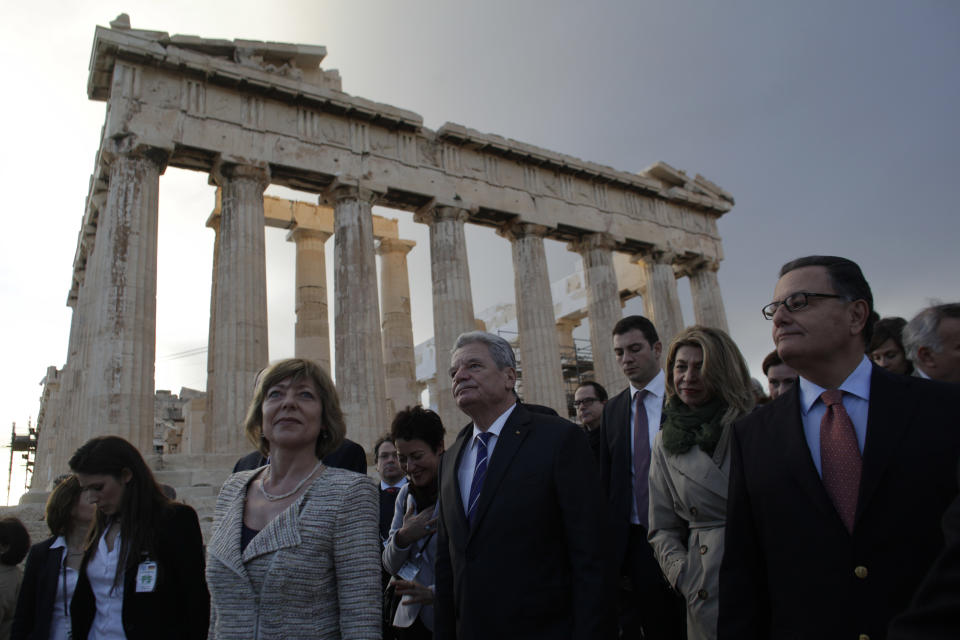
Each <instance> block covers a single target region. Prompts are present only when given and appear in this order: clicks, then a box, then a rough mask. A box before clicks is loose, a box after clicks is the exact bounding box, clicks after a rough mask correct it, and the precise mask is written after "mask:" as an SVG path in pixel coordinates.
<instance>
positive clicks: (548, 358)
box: [499, 224, 568, 416]
mask: <svg viewBox="0 0 960 640" xmlns="http://www.w3.org/2000/svg"><path fill="white" fill-rule="evenodd" d="M545 232H546V228H545V227H542V226H540V225H532V224H514V225H511V226H509V227H507V228H506V229H503V230H502V231H500V232H499V233H501V234H502V235H504V236H505V237H507V238H509V240H510V243H511V247H512V249H513V274H514V291H515V294H514V295H515V299H516V304H517V325H518V327H519V331H520V355H521V361H522V369H523V373H522V375H523V389H524V398H523V399H524V400H525V401H526V402H530V403H535V404H542V405H546V406H548V407H551V408H552V409H554V410H556V411H557V413H559V414H560V415H561V416H565V415H567V413H568V409H567V395H566V391H565V388H564V382H563V371H562V369H561V368H560V345H559V343H558V340H557V327H556V317H555V315H554V311H553V298H552V296H551V293H550V274H549V273H548V272H547V255H546V252H545V251H544V247H543V235H544V233H545Z"/></svg>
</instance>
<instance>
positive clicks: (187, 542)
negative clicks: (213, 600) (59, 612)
mask: <svg viewBox="0 0 960 640" xmlns="http://www.w3.org/2000/svg"><path fill="white" fill-rule="evenodd" d="M95 550H96V547H93V548H91V549H90V550H89V551H87V554H86V556H84V559H83V566H81V568H80V577H79V578H78V579H77V589H76V591H75V592H74V594H73V602H71V603H70V614H71V620H72V622H73V637H74V638H75V640H84V639H85V638H86V637H87V634H88V633H89V631H90V627H91V625H92V624H93V618H94V615H95V614H96V607H97V603H96V599H95V598H94V595H93V589H91V587H90V580H89V578H87V570H86V567H87V563H88V562H89V561H90V557H91V556H92V555H93V552H94V551H95ZM156 554H157V557H156V558H151V559H152V560H154V561H155V562H156V563H157V565H158V568H157V583H156V588H155V589H154V590H153V591H152V592H150V593H137V588H136V580H137V571H136V570H135V569H134V570H128V571H127V572H126V573H125V574H124V577H123V614H122V615H123V630H124V633H125V634H126V636H127V638H128V639H129V640H139V639H141V638H144V639H151V640H152V639H156V640H168V639H169V638H206V637H207V627H208V625H209V621H210V594H209V593H208V592H207V581H206V578H205V577H204V557H203V537H202V536H201V534H200V523H199V521H198V520H197V513H196V512H195V511H194V510H193V509H192V508H190V507H188V506H186V505H183V504H172V505H171V506H170V508H169V510H168V512H167V513H165V514H164V517H163V518H162V519H161V520H160V522H159V523H158V525H157V552H156Z"/></svg>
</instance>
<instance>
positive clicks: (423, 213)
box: [413, 205, 470, 224]
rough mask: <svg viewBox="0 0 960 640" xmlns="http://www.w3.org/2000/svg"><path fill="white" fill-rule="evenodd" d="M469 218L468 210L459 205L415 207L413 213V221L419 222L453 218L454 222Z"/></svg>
mask: <svg viewBox="0 0 960 640" xmlns="http://www.w3.org/2000/svg"><path fill="white" fill-rule="evenodd" d="M469 219H470V211H469V210H467V209H462V208H460V207H449V206H446V205H429V206H426V207H421V208H420V209H417V210H416V211H415V212H414V214H413V221H414V222H418V223H420V224H430V223H431V222H440V221H442V220H453V221H456V222H467V221H468V220H469Z"/></svg>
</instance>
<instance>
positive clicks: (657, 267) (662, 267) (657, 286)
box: [639, 251, 684, 350]
mask: <svg viewBox="0 0 960 640" xmlns="http://www.w3.org/2000/svg"><path fill="white" fill-rule="evenodd" d="M672 262H673V255H672V254H670V253H666V252H663V251H650V252H648V253H646V254H645V255H643V256H642V257H640V260H639V263H640V265H641V266H642V267H643V271H644V276H645V278H646V281H647V290H646V293H645V295H644V296H643V305H644V310H645V312H646V314H647V317H648V318H649V319H650V321H651V322H653V325H654V326H655V327H656V328H657V334H658V335H659V336H660V342H661V343H662V344H663V348H664V350H666V349H667V346H668V345H669V344H670V341H671V340H673V337H674V336H675V335H677V334H678V333H680V330H681V329H683V326H684V324H683V312H682V311H681V309H680V296H679V294H678V293H677V278H676V276H675V275H674V273H673V265H672Z"/></svg>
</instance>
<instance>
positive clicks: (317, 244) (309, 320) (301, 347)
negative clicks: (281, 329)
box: [287, 226, 331, 372]
mask: <svg viewBox="0 0 960 640" xmlns="http://www.w3.org/2000/svg"><path fill="white" fill-rule="evenodd" d="M330 235H331V234H330V233H327V232H325V231H314V230H312V229H308V228H306V227H299V226H298V227H296V228H294V229H293V230H292V231H290V233H289V234H287V240H292V241H293V242H295V243H296V246H297V250H296V253H297V257H296V261H297V264H296V268H297V275H296V288H297V291H296V314H297V323H296V326H295V328H294V353H295V354H296V357H298V358H307V359H308V360H313V361H314V362H316V363H317V364H319V365H320V366H321V367H323V368H324V370H325V371H327V372H330V321H329V320H328V317H327V259H326V250H325V243H326V241H327V239H328V238H329V237H330Z"/></svg>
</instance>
